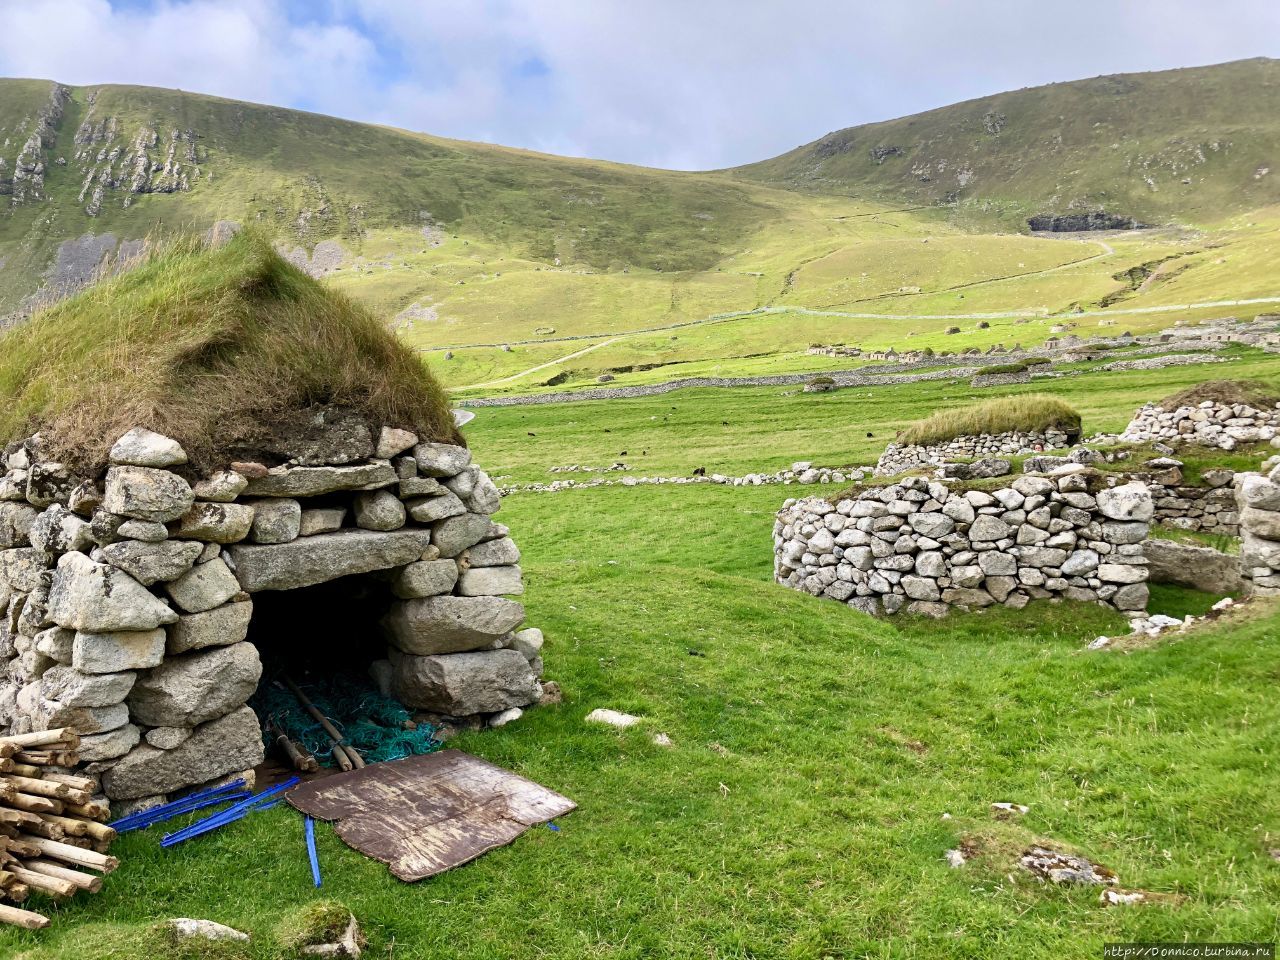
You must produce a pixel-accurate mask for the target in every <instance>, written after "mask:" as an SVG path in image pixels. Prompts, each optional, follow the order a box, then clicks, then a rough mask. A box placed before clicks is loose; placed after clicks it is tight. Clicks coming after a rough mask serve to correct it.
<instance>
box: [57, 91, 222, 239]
mask: <svg viewBox="0 0 1280 960" xmlns="http://www.w3.org/2000/svg"><path fill="white" fill-rule="evenodd" d="M96 101H97V97H96V95H94V94H92V93H91V94H90V95H89V98H88V102H89V110H88V112H87V114H86V115H85V118H84V120H83V121H82V122H81V123H80V126H79V128H78V129H77V130H76V134H75V146H76V152H75V154H74V159H73V162H74V163H75V165H76V166H77V168H78V169H79V171H80V173H81V175H82V177H83V179H82V182H81V186H80V193H79V196H78V197H77V198H76V199H77V200H78V202H80V203H83V204H84V211H85V213H87V214H88V215H89V216H91V217H96V216H97V215H98V214H99V213H100V212H101V210H102V204H103V202H104V201H105V200H106V199H107V197H108V193H109V192H111V191H114V192H116V193H119V194H122V195H123V196H122V198H121V202H122V204H123V205H124V206H126V207H127V206H129V204H130V203H131V202H132V196H133V195H136V194H140V193H174V192H176V191H179V190H190V189H191V184H192V183H193V182H195V181H197V180H199V179H200V156H201V151H200V150H199V149H198V148H197V141H198V140H199V139H200V136H199V134H198V133H197V132H196V131H195V130H192V129H186V130H177V129H170V130H167V131H165V134H164V135H163V136H161V134H160V133H158V132H157V131H156V130H155V128H154V127H153V126H152V125H150V124H146V123H144V124H142V125H140V126H138V127H136V128H134V129H129V128H128V127H127V126H126V125H125V124H123V123H121V122H120V118H118V117H115V116H97V115H96V107H97V102H96ZM204 156H205V157H206V159H207V157H208V151H207V150H205V151H204Z"/></svg>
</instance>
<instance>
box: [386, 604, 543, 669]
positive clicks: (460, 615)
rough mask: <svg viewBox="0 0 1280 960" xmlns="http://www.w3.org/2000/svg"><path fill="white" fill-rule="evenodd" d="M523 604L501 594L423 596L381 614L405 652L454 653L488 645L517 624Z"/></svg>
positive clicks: (423, 653) (394, 640)
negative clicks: (384, 614)
mask: <svg viewBox="0 0 1280 960" xmlns="http://www.w3.org/2000/svg"><path fill="white" fill-rule="evenodd" d="M523 620H524V607H523V606H521V605H520V604H519V603H517V602H516V601H514V600H506V599H503V598H501V597H454V596H440V597H425V598H422V599H416V600H402V601H400V602H398V603H396V604H394V605H393V606H392V608H391V611H390V612H389V613H388V614H387V616H386V617H384V618H383V625H384V626H385V627H386V629H387V633H388V636H389V638H390V640H391V642H392V643H393V644H394V645H395V646H397V647H399V648H400V649H401V650H403V651H405V652H406V653H413V654H419V655H427V654H435V653H454V652H457V651H462V650H476V649H479V648H480V647H483V646H487V645H488V644H491V643H493V641H495V640H497V639H499V638H500V637H503V636H505V635H506V634H507V633H509V632H511V631H512V630H514V629H515V628H516V627H518V626H519V625H520V623H521V621H523Z"/></svg>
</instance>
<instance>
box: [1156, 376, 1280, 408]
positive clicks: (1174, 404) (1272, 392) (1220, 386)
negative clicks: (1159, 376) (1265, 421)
mask: <svg viewBox="0 0 1280 960" xmlns="http://www.w3.org/2000/svg"><path fill="white" fill-rule="evenodd" d="M1206 400H1212V401H1214V402H1215V403H1232V404H1234V403H1243V404H1246V405H1248V406H1250V407H1256V408H1260V409H1268V408H1270V407H1274V406H1275V405H1276V404H1277V403H1280V389H1277V388H1276V387H1274V386H1272V385H1270V384H1267V383H1262V382H1261V381H1258V380H1206V381H1205V382H1204V383H1198V384H1196V385H1195V386H1193V387H1188V388H1187V389H1185V390H1179V391H1178V392H1177V393H1174V394H1170V395H1169V396H1167V397H1165V398H1164V399H1163V400H1161V401H1160V403H1159V404H1158V406H1159V407H1160V409H1161V410H1168V411H1173V410H1177V409H1178V408H1179V407H1194V406H1196V405H1197V404H1200V403H1203V402H1204V401H1206Z"/></svg>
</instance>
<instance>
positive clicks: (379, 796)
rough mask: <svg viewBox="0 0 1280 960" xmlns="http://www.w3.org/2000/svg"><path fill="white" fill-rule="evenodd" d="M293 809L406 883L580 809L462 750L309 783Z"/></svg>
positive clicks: (292, 799) (292, 797)
mask: <svg viewBox="0 0 1280 960" xmlns="http://www.w3.org/2000/svg"><path fill="white" fill-rule="evenodd" d="M286 796H287V798H288V800H289V803H290V804H292V805H293V806H294V807H297V808H298V809H299V810H301V811H302V812H303V813H306V814H310V815H311V816H313V817H315V818H316V819H318V820H329V821H332V822H333V823H334V824H335V826H334V830H335V831H336V832H337V834H338V836H339V837H341V838H342V839H343V841H344V842H346V843H347V844H348V845H350V846H352V847H354V848H355V849H356V850H359V851H360V852H361V853H363V854H364V855H365V856H369V857H373V859H375V860H379V861H381V862H382V863H385V864H386V865H387V866H388V867H390V868H391V872H392V873H393V874H395V875H396V876H397V877H399V878H400V879H401V880H421V879H423V878H424V877H431V876H434V875H435V874H437V873H443V872H444V871H445V870H449V869H451V868H453V867H456V866H458V865H459V864H463V863H467V862H468V861H470V860H474V859H475V858H476V857H478V856H480V855H481V854H483V853H487V852H488V851H490V850H492V849H494V848H495V847H502V846H505V845H507V844H508V843H511V841H513V840H515V838H516V837H518V836H520V834H522V833H524V832H525V831H526V830H528V829H529V828H530V827H532V826H536V825H537V824H540V823H546V822H547V821H548V820H552V819H554V818H555V817H558V816H561V815H562V814H566V813H568V812H569V811H570V810H573V809H574V808H575V807H576V806H577V804H575V803H574V802H573V801H572V800H569V799H568V798H566V797H562V796H560V794H558V793H554V792H552V791H551V790H548V789H547V788H546V787H542V786H539V785H538V784H536V783H534V782H533V781H532V780H526V779H525V778H524V777H521V776H517V775H516V774H514V773H512V772H511V771H510V770H504V769H502V767H498V766H494V765H493V764H492V763H489V762H487V761H485V760H481V759H480V758H479V757H473V756H471V755H470V754H467V753H463V752H462V751H461V750H442V751H440V752H439V753H429V754H426V755H424V756H420V757H406V758H405V759H403V760H392V761H389V762H387V763H373V764H370V765H369V766H367V767H365V768H364V769H362V770H352V771H350V772H348V773H339V774H336V775H334V776H332V777H325V778H324V779H322V780H316V781H313V782H311V783H304V784H302V785H301V786H299V787H296V788H294V789H293V790H291V791H289V793H288V794H287V795H286Z"/></svg>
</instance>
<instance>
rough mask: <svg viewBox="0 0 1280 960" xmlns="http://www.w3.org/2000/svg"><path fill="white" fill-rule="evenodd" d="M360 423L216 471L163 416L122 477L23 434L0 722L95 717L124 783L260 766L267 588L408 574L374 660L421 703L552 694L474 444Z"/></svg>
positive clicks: (72, 721)
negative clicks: (253, 703) (255, 698)
mask: <svg viewBox="0 0 1280 960" xmlns="http://www.w3.org/2000/svg"><path fill="white" fill-rule="evenodd" d="M352 421H353V418H350V417H348V418H347V420H346V427H345V429H344V431H343V437H342V439H341V442H340V443H338V444H337V445H334V444H332V443H330V444H328V446H326V442H325V441H324V440H323V438H322V439H321V441H319V442H318V443H311V444H309V445H307V448H306V450H305V451H295V452H294V453H293V454H291V455H290V457H289V459H288V460H287V461H286V462H285V464H284V465H282V466H278V467H272V468H268V467H267V466H265V465H263V464H259V463H238V464H232V465H231V468H230V469H225V470H220V471H218V472H215V473H214V474H212V475H211V476H206V477H197V476H195V474H194V472H193V471H192V470H191V469H190V467H189V466H188V465H187V456H186V453H185V452H184V451H183V449H182V448H181V446H179V444H178V443H176V442H175V441H173V440H171V439H168V438H166V437H163V436H160V435H158V434H155V433H151V432H149V431H146V430H141V429H135V430H132V431H130V432H129V433H128V434H126V435H125V436H123V437H121V438H120V440H119V441H118V442H117V443H116V444H115V446H114V447H113V448H112V450H111V453H110V465H109V467H108V469H107V470H106V471H105V475H103V476H100V477H87V478H86V477H78V476H75V475H73V473H72V472H71V471H70V470H69V469H68V468H66V467H65V466H63V465H62V464H59V463H54V462H48V461H47V460H45V459H43V458H42V456H41V454H40V443H39V439H38V437H37V438H32V439H30V440H27V441H24V442H22V443H18V444H13V445H11V446H10V447H9V448H7V450H6V451H5V467H6V472H5V473H4V475H3V477H2V478H0V613H2V616H0V667H2V668H3V673H2V675H0V731H8V732H12V733H22V732H27V731H30V730H43V729H48V728H53V727H59V726H70V727H74V728H75V729H76V730H77V731H78V732H79V733H80V734H81V735H82V736H81V743H82V747H81V750H80V757H81V760H82V762H83V763H85V764H87V765H88V766H89V768H90V770H91V771H92V772H93V773H96V774H100V775H101V778H102V783H103V789H104V791H105V793H106V794H107V795H108V797H110V798H111V799H113V800H131V799H135V798H142V797H154V796H157V795H166V794H172V793H173V792H175V791H180V790H183V789H185V788H188V787H193V786H197V785H200V784H203V783H206V782H209V781H212V780H215V779H217V778H219V777H222V776H225V775H227V774H231V773H237V772H239V771H244V770H246V769H249V768H252V767H253V766H255V765H256V764H257V763H259V762H260V761H261V760H262V759H263V742H262V736H261V731H260V726H259V722H258V718H257V717H255V716H254V714H253V711H252V710H251V709H250V708H249V707H248V706H246V704H247V701H248V700H249V698H250V696H252V694H253V693H254V691H255V689H256V688H257V685H258V682H259V678H260V675H261V671H262V666H261V662H260V660H259V655H258V650H257V648H256V647H255V646H254V644H253V643H252V642H249V641H247V640H246V637H247V635H248V631H249V625H250V620H251V618H252V615H253V606H254V602H253V594H254V593H257V592H259V591H265V590H289V589H293V588H297V587H305V586H309V585H312V584H318V583H325V582H327V581H332V580H336V579H338V578H341V577H346V576H352V575H357V574H369V575H373V576H377V577H380V578H383V579H386V580H387V581H388V582H389V585H390V591H389V595H391V596H393V599H390V600H389V601H388V604H389V605H388V609H387V610H386V615H385V617H384V619H383V622H382V624H381V628H382V632H383V634H384V635H385V638H386V641H387V644H388V646H387V654H386V657H387V659H385V660H383V661H381V667H379V665H378V664H375V668H377V669H375V671H374V672H375V674H380V675H381V676H382V678H383V681H384V683H385V685H386V686H387V687H388V688H389V691H390V692H391V693H392V694H393V695H394V696H396V697H398V698H399V699H400V700H401V701H403V702H404V703H405V704H406V705H408V706H410V707H415V708H421V709H424V710H428V711H432V712H434V713H439V714H443V715H448V716H455V717H460V716H470V715H475V714H490V713H496V712H499V711H503V710H507V709H508V708H511V707H523V706H527V705H529V704H531V703H534V702H536V701H537V700H538V698H539V696H540V695H541V685H540V682H539V678H540V676H541V671H542V661H541V659H540V648H541V639H542V638H541V633H539V631H537V630H521V629H520V627H521V624H522V622H523V620H524V608H523V607H522V606H521V604H520V603H518V602H517V601H515V600H512V599H509V598H510V597H511V596H513V595H518V594H520V593H522V591H523V586H522V583H521V570H520V566H519V561H520V551H519V550H518V549H517V547H516V545H515V543H514V542H513V541H512V540H511V538H510V537H509V536H508V530H507V528H506V527H505V526H503V525H502V524H499V523H496V522H494V520H493V519H492V515H493V514H494V513H495V512H497V510H498V508H499V504H500V498H499V494H498V490H497V488H496V487H495V486H494V484H493V483H492V482H491V481H490V479H489V477H488V476H487V475H486V474H485V473H484V471H483V470H480V469H479V468H478V467H476V466H475V465H473V464H472V463H471V454H470V451H468V450H467V449H466V448H465V447H461V446H455V445H451V444H444V443H430V442H419V440H418V438H417V437H416V436H415V435H414V434H412V433H409V432H407V431H404V430H398V429H391V428H384V429H382V430H381V431H380V433H379V432H376V431H374V430H370V429H369V428H368V427H367V426H365V425H363V424H361V423H356V425H355V427H354V430H353V429H352V427H351V424H352ZM326 461H328V462H326ZM302 463H305V464H307V465H305V466H304V465H301V464H302ZM372 633H373V635H375V636H376V635H377V630H374V631H372ZM381 652H382V651H381V650H378V651H375V652H374V653H375V654H381Z"/></svg>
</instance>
